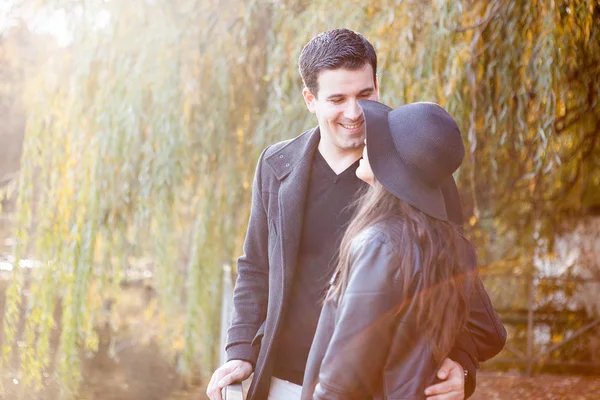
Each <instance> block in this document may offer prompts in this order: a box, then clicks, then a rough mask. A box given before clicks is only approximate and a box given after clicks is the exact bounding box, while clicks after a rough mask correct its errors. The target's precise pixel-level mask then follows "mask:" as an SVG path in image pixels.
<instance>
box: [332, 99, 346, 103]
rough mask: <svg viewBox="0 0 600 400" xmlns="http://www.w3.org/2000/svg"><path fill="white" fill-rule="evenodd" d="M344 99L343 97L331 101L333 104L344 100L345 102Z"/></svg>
mask: <svg viewBox="0 0 600 400" xmlns="http://www.w3.org/2000/svg"><path fill="white" fill-rule="evenodd" d="M343 101H344V100H343V99H332V100H331V102H332V103H333V104H342V102H343Z"/></svg>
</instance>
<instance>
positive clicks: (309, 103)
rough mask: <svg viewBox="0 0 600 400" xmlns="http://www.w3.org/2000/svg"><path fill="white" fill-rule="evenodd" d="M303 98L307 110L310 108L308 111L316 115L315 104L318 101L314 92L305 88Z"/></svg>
mask: <svg viewBox="0 0 600 400" xmlns="http://www.w3.org/2000/svg"><path fill="white" fill-rule="evenodd" d="M302 97H304V102H305V103H306V108H308V111H310V112H311V113H314V112H315V102H316V101H317V98H316V96H315V95H314V94H312V92H311V91H310V90H309V89H308V88H307V87H305V88H304V89H302Z"/></svg>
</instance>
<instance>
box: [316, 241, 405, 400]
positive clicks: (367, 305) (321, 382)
mask: <svg viewBox="0 0 600 400" xmlns="http://www.w3.org/2000/svg"><path fill="white" fill-rule="evenodd" d="M352 258H353V260H352V268H351V273H350V277H349V279H348V284H347V287H346V292H345V293H344V295H343V296H342V299H341V301H340V303H339V304H338V308H337V313H336V322H335V328H334V332H333V335H332V337H331V341H330V343H329V346H328V347H327V350H326V352H325V355H324V358H323V363H322V365H321V368H320V372H319V379H318V384H317V386H316V388H315V393H314V399H323V400H325V399H327V400H335V399H340V400H341V399H345V400H351V399H365V398H370V397H371V396H372V394H373V393H375V391H376V389H377V386H378V383H379V382H380V379H381V377H382V374H383V367H384V362H385V360H386V356H387V354H388V351H389V348H390V346H391V341H392V336H393V332H394V329H395V326H396V324H397V317H395V316H394V311H395V309H396V307H395V306H397V305H398V304H399V302H400V301H401V300H400V299H401V297H402V293H401V292H402V285H401V284H400V282H399V281H400V279H399V277H398V276H394V275H393V274H399V272H398V271H393V268H389V265H390V264H391V263H392V261H393V254H392V252H391V250H390V249H389V247H388V246H387V245H386V244H385V243H383V242H382V241H377V242H371V243H369V245H368V246H360V247H359V248H358V249H357V251H356V253H355V254H354V256H353V257H352ZM365 282H368V284H365ZM331 301H336V300H335V299H334V300H331Z"/></svg>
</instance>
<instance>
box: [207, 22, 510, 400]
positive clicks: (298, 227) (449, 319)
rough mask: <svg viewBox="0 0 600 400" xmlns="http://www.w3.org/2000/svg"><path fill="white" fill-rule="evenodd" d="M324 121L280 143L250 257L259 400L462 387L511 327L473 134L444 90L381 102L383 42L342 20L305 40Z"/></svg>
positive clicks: (254, 393)
mask: <svg viewBox="0 0 600 400" xmlns="http://www.w3.org/2000/svg"><path fill="white" fill-rule="evenodd" d="M299 69H300V74H301V76H302V80H303V82H304V85H305V87H304V90H303V97H304V100H305V102H306V105H307V107H308V109H309V111H311V112H312V113H314V114H316V117H317V120H318V126H317V127H316V128H314V129H311V130H309V131H307V132H305V133H303V134H301V135H300V136H297V137H295V138H294V139H291V140H288V141H284V142H280V143H277V144H274V145H272V146H269V147H268V148H266V149H265V150H264V151H263V153H262V154H261V156H260V158H259V161H258V166H257V170H256V174H255V179H254V185H253V191H252V206H251V214H250V220H249V224H248V230H247V234H246V239H245V242H244V254H243V255H242V256H241V257H240V258H239V260H238V267H237V271H238V280H237V282H236V287H235V292H234V314H233V318H232V324H231V327H230V329H229V332H228V343H227V348H226V350H227V355H228V361H227V363H225V364H224V365H223V366H221V367H220V368H219V369H217V370H216V371H215V372H214V374H213V376H212V378H211V381H210V383H209V385H208V389H207V394H208V395H209V397H210V398H211V399H213V400H216V399H221V389H222V388H223V387H225V386H226V385H228V384H230V383H232V382H235V381H241V380H244V379H247V378H248V377H249V376H250V375H251V374H252V373H254V376H253V379H252V384H251V387H250V390H249V393H248V399H250V400H262V399H270V400H280V399H282V400H294V399H303V400H304V399H307V400H308V399H327V400H329V399H340V400H341V399H432V400H443V399H463V398H466V397H469V396H470V395H471V394H472V393H473V391H474V390H475V373H476V369H477V367H478V365H479V362H481V361H485V360H487V359H489V358H491V357H493V356H494V355H495V354H497V353H498V352H499V351H500V350H501V349H502V347H503V346H504V342H505V340H506V331H505V330H504V327H503V326H502V324H501V322H500V319H499V318H498V315H497V313H496V312H495V310H494V309H493V307H492V304H491V302H490V299H489V297H488V295H487V293H486V292H485V289H484V288H483V285H482V283H481V281H480V279H479V277H478V275H477V272H476V269H475V267H476V257H475V251H474V249H473V247H472V246H471V244H470V243H469V241H468V240H467V239H466V238H465V237H464V236H463V234H462V209H461V204H460V198H459V196H458V190H457V188H456V184H455V182H454V179H453V177H452V173H453V172H454V171H456V169H457V168H458V167H459V166H460V164H461V162H462V159H463V157H464V147H463V142H462V138H461V134H460V131H459V129H458V126H457V125H456V122H455V121H454V120H453V118H452V117H451V116H450V115H449V114H448V113H447V112H446V111H445V110H444V109H443V108H442V107H440V106H439V105H437V104H434V103H413V104H407V105H403V106H400V107H398V108H396V109H392V108H390V107H388V106H386V105H384V104H382V103H379V102H378V101H377V100H378V99H379V84H378V80H377V75H376V73H377V56H376V53H375V50H374V48H373V46H372V45H371V43H369V41H368V40H366V39H365V38H364V37H363V36H362V35H360V34H357V33H355V32H352V31H349V30H346V29H338V30H332V31H327V32H324V33H321V34H320V35H318V36H316V37H314V38H313V39H312V40H311V41H310V42H309V43H308V44H307V45H306V46H305V47H304V49H303V50H302V53H301V55H300V59H299Z"/></svg>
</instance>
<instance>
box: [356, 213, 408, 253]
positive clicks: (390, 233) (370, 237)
mask: <svg viewBox="0 0 600 400" xmlns="http://www.w3.org/2000/svg"><path fill="white" fill-rule="evenodd" d="M401 235H402V221H401V220H400V219H393V220H386V221H381V222H378V223H376V224H374V225H371V226H369V227H368V228H366V229H364V230H363V231H362V232H360V233H359V234H358V235H356V237H355V238H354V239H353V240H352V246H353V247H354V246H361V245H365V244H368V245H374V244H381V245H383V246H391V247H396V246H397V245H398V243H397V242H398V240H399V239H400V238H401Z"/></svg>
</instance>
